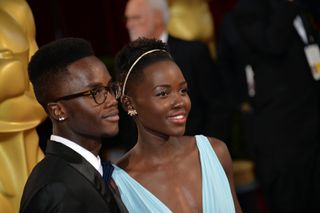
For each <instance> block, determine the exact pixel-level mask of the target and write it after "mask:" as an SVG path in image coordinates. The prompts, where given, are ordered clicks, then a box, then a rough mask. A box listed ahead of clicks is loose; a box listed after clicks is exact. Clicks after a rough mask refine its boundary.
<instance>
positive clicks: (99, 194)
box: [20, 141, 127, 213]
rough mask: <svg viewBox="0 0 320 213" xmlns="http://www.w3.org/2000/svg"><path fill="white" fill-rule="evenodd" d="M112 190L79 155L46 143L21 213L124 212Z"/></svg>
mask: <svg viewBox="0 0 320 213" xmlns="http://www.w3.org/2000/svg"><path fill="white" fill-rule="evenodd" d="M112 191H113V190H112ZM112 191H111V190H110V187H109V186H106V184H105V182H104V180H103V178H102V177H101V175H100V174H99V172H97V171H96V169H95V168H94V167H93V166H92V165H91V164H90V163H89V162H87V161H86V160H85V159H84V158H83V157H82V156H81V155H79V154H78V153H76V152H74V151H73V150H72V149H70V148H69V147H66V146H65V145H63V144H60V143H57V142H52V141H49V142H48V144H47V148H46V157H45V158H44V159H43V160H42V161H41V162H40V163H39V164H38V165H36V167H35V168H34V169H33V171H32V173H31V175H30V177H29V178H28V181H27V183H26V185H25V189H24V192H23V196H22V199H21V206H20V212H26V213H27V212H32V213H34V212H59V213H60V212H95V213H96V212H101V213H108V212H127V210H126V208H125V207H124V206H123V204H122V202H121V201H120V199H119V197H118V195H116V194H114V193H113V192H112Z"/></svg>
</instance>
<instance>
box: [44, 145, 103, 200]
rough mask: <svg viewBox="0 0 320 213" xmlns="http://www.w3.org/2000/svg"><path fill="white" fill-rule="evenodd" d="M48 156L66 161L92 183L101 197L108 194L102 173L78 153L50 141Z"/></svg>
mask: <svg viewBox="0 0 320 213" xmlns="http://www.w3.org/2000/svg"><path fill="white" fill-rule="evenodd" d="M46 154H47V155H55V156H57V157H59V158H61V159H63V160H65V161H66V162H67V164H69V165H70V166H71V167H73V168H74V169H75V170H77V171H78V172H79V173H80V174H81V175H82V176H84V177H85V178H86V179H87V180H88V181H89V182H91V183H92V184H93V186H94V187H95V188H96V189H97V190H98V191H99V192H100V194H101V195H105V194H106V187H105V184H104V181H103V178H102V177H101V175H100V173H99V172H98V171H97V170H96V169H95V168H94V167H93V166H92V165H91V164H90V163H89V162H88V161H87V160H86V159H84V158H83V157H82V156H81V155H79V154H78V153H77V152H75V151H73V150H72V149H70V148H69V147H67V146H65V145H63V144H61V143H58V142H54V141H49V142H48V144H47V148H46Z"/></svg>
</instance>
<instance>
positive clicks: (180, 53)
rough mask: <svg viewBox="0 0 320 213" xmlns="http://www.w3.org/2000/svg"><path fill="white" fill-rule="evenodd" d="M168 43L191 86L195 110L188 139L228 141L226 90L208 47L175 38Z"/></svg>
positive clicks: (188, 126)
mask: <svg viewBox="0 0 320 213" xmlns="http://www.w3.org/2000/svg"><path fill="white" fill-rule="evenodd" d="M167 43H168V45H169V48H170V53H171V55H172V57H173V58H174V60H175V62H176V63H177V65H178V66H179V67H180V69H181V71H182V73H183V75H184V77H185V78H186V81H187V83H188V86H189V96H190V99H191V103H192V107H191V111H190V114H189V117H188V122H187V127H186V135H195V134H205V135H208V136H216V137H219V138H221V139H224V138H225V133H226V132H225V130H226V126H225V124H226V116H227V114H226V111H225V106H224V105H223V103H224V101H223V97H224V96H223V92H224V90H223V86H222V84H221V82H222V81H221V75H220V73H219V72H218V70H217V69H216V67H215V63H214V61H213V59H212V58H211V56H210V52H209V49H208V47H207V46H206V45H205V44H204V43H202V42H198V41H185V40H181V39H178V38H175V37H173V36H171V35H169V36H168V42H167Z"/></svg>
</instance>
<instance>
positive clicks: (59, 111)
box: [47, 103, 67, 121]
mask: <svg viewBox="0 0 320 213" xmlns="http://www.w3.org/2000/svg"><path fill="white" fill-rule="evenodd" d="M47 111H48V113H49V115H50V117H52V118H53V119H55V120H57V121H64V120H65V119H66V118H67V115H66V112H65V110H64V107H63V106H62V105H61V104H59V103H48V104H47Z"/></svg>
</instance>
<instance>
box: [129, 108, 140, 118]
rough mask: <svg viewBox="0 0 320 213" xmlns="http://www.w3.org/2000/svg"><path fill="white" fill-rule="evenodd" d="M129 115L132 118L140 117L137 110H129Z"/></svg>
mask: <svg viewBox="0 0 320 213" xmlns="http://www.w3.org/2000/svg"><path fill="white" fill-rule="evenodd" d="M128 115H130V116H131V117H132V116H135V115H138V112H137V110H135V109H129V110H128Z"/></svg>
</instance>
